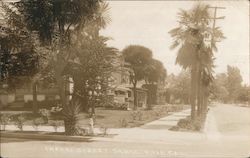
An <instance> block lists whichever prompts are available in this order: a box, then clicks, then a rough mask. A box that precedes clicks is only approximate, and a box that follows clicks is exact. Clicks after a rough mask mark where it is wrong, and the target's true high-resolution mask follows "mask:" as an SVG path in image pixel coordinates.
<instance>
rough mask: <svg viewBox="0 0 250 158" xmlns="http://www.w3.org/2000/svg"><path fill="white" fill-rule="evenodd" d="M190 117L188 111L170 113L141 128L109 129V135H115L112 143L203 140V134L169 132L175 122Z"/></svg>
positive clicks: (174, 142) (175, 142)
mask: <svg viewBox="0 0 250 158" xmlns="http://www.w3.org/2000/svg"><path fill="white" fill-rule="evenodd" d="M188 115H190V109H188V110H183V111H181V112H176V113H172V114H171V115H169V116H166V117H163V118H160V119H159V120H155V121H153V122H150V123H147V124H145V125H143V126H141V127H135V128H130V129H127V128H126V129H111V130H110V132H109V134H117V136H115V137H114V138H112V139H113V141H125V142H152V143H153V142H157V143H159V142H164V143H167V144H172V143H173V144H178V143H182V144H187V145H188V144H189V140H192V141H196V140H197V141H199V140H201V139H204V138H205V136H204V134H203V133H199V132H178V131H170V130H169V128H171V127H173V126H175V125H176V124H177V122H178V121H179V120H180V119H182V118H185V117H187V116H188Z"/></svg>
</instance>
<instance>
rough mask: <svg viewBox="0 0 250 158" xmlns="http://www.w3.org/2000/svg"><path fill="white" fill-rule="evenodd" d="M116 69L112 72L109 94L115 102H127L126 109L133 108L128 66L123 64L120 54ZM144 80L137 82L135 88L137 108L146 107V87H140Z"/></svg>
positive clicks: (132, 92)
mask: <svg viewBox="0 0 250 158" xmlns="http://www.w3.org/2000/svg"><path fill="white" fill-rule="evenodd" d="M118 60H119V61H118V62H117V63H118V64H119V65H118V69H117V71H116V72H113V73H112V77H111V78H112V80H113V82H112V87H113V88H112V90H111V92H110V95H111V96H112V97H113V98H114V101H115V102H117V103H122V104H127V109H133V108H134V90H133V85H132V83H131V82H130V74H129V71H130V70H129V68H127V67H126V66H125V64H126V63H125V61H124V59H123V57H122V56H119V58H118ZM143 84H144V81H140V82H138V86H137V88H136V93H137V105H138V107H139V108H146V107H147V89H145V88H142V85H143Z"/></svg>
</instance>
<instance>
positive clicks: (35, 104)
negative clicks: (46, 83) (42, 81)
mask: <svg viewBox="0 0 250 158" xmlns="http://www.w3.org/2000/svg"><path fill="white" fill-rule="evenodd" d="M32 92H33V113H34V114H36V113H38V103H37V82H34V83H33V85H32Z"/></svg>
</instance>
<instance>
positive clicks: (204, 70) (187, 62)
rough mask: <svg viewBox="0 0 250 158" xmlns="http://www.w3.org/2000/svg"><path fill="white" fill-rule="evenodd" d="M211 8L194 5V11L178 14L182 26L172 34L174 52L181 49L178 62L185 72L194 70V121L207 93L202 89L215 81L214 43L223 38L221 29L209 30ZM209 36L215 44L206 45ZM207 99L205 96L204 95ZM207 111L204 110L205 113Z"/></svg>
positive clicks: (192, 101) (192, 116)
mask: <svg viewBox="0 0 250 158" xmlns="http://www.w3.org/2000/svg"><path fill="white" fill-rule="evenodd" d="M208 8H209V6H208V5H203V4H200V3H199V4H197V5H195V6H194V7H193V8H192V9H191V10H189V11H185V10H180V12H179V14H178V18H179V27H177V28H175V29H172V30H171V31H170V32H169V33H170V34H171V37H172V38H173V39H174V41H173V44H172V46H171V47H170V48H171V49H174V48H177V47H179V51H178V54H177V57H176V63H177V64H179V65H181V66H182V67H183V68H184V69H187V68H188V69H190V70H191V95H190V96H191V97H190V103H191V118H192V119H195V116H196V113H197V112H196V107H199V108H200V107H201V104H202V103H201V102H202V101H201V98H202V93H200V92H203V91H204V90H202V91H201V89H202V88H201V86H203V84H204V85H209V83H210V82H211V79H212V68H213V59H214V58H213V50H214V51H216V49H217V48H216V45H215V41H217V40H219V39H222V38H223V34H222V33H221V31H220V29H219V28H214V29H212V28H211V27H210V22H211V20H210V19H211V18H210V14H209V11H208ZM207 36H213V39H214V40H213V41H212V42H207V41H206V40H207V38H206V37H207ZM203 96H204V94H203ZM203 111H205V110H203Z"/></svg>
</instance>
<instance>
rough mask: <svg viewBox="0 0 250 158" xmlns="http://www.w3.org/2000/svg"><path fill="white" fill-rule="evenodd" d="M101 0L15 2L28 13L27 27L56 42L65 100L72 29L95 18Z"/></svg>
mask: <svg viewBox="0 0 250 158" xmlns="http://www.w3.org/2000/svg"><path fill="white" fill-rule="evenodd" d="M99 2H100V1H99V0H86V1H81V0H43V1H36V0H20V1H18V2H15V3H13V5H14V6H15V7H16V9H17V10H18V12H19V13H20V14H22V15H23V16H24V17H25V19H24V20H25V22H26V25H27V28H28V29H29V30H30V31H36V32H37V33H38V36H39V38H40V41H41V42H42V43H43V44H44V45H49V46H52V49H53V52H54V57H53V58H52V59H53V62H51V63H53V64H54V65H53V66H52V67H53V68H54V72H55V77H56V80H57V84H58V87H59V92H60V96H61V97H60V98H61V101H62V104H63V105H64V106H65V105H66V103H67V100H66V98H67V96H66V94H65V82H66V80H65V79H66V78H65V77H63V76H62V72H63V71H64V69H65V67H66V65H67V61H68V59H69V58H70V55H71V53H70V51H69V47H70V45H71V33H72V32H74V31H79V30H81V29H82V28H83V27H84V26H85V23H86V22H87V21H88V20H91V19H93V17H94V14H95V12H96V10H97V8H98V7H99Z"/></svg>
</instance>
